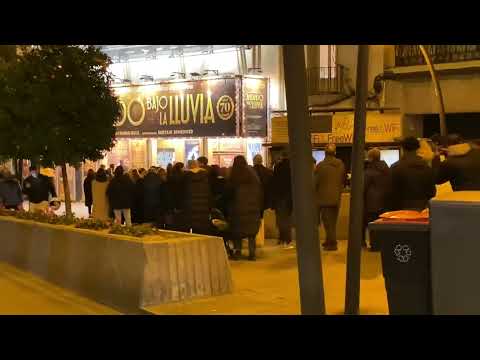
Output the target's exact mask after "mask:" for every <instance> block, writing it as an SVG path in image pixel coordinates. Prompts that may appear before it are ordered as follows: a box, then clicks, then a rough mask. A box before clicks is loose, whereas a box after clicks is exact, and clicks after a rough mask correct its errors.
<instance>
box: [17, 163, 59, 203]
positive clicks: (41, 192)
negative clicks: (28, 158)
mask: <svg viewBox="0 0 480 360" xmlns="http://www.w3.org/2000/svg"><path fill="white" fill-rule="evenodd" d="M23 193H24V194H25V195H27V197H28V201H29V211H32V212H35V211H44V212H45V211H47V210H48V205H49V203H48V202H49V200H50V199H49V198H50V197H53V198H55V197H57V192H56V190H55V185H54V183H53V180H52V179H51V178H49V177H48V176H45V175H42V174H39V173H38V169H37V167H36V166H31V167H30V176H28V177H27V178H26V179H25V180H24V182H23Z"/></svg>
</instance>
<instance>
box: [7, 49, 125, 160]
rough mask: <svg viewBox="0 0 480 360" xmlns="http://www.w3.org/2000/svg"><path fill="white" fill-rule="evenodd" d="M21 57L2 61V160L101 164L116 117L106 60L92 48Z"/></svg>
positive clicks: (24, 52)
mask: <svg viewBox="0 0 480 360" xmlns="http://www.w3.org/2000/svg"><path fill="white" fill-rule="evenodd" d="M21 52H22V56H19V57H17V59H16V61H15V62H13V63H12V62H5V61H3V62H2V61H0V154H1V155H4V156H10V157H16V158H20V159H32V158H40V159H42V161H43V162H47V163H54V164H56V165H61V164H65V163H70V164H76V163H79V162H82V161H85V160H93V161H95V160H98V159H101V158H102V153H103V152H104V151H106V150H110V149H111V148H112V147H113V145H114V138H115V122H116V120H117V118H118V116H119V114H120V105H119V103H118V99H117V98H116V97H115V96H114V94H113V92H112V90H111V88H110V86H109V85H110V82H111V80H112V77H111V74H110V73H109V72H108V70H107V68H108V65H109V64H110V59H109V57H108V56H107V55H106V54H104V53H102V52H101V51H100V50H99V49H98V48H96V47H94V46H85V47H79V46H72V45H46V46H43V45H42V46H37V47H31V48H29V49H25V48H24V49H22V51H21Z"/></svg>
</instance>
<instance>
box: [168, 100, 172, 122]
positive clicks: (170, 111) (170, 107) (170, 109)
mask: <svg viewBox="0 0 480 360" xmlns="http://www.w3.org/2000/svg"><path fill="white" fill-rule="evenodd" d="M168 98H169V100H170V106H169V112H168V113H169V115H170V117H169V118H170V125H173V97H172V95H170V96H169V97H168Z"/></svg>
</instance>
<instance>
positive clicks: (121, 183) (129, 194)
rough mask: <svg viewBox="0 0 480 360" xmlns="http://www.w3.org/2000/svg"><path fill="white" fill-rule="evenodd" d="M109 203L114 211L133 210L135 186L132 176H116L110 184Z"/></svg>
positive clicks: (108, 190) (108, 189)
mask: <svg viewBox="0 0 480 360" xmlns="http://www.w3.org/2000/svg"><path fill="white" fill-rule="evenodd" d="M107 196H108V201H109V203H110V207H111V208H112V209H113V210H120V209H131V208H132V206H133V196H134V185H133V182H132V180H131V179H130V176H128V175H127V174H123V175H121V176H115V177H114V178H113V179H112V181H110V183H109V184H108V188H107Z"/></svg>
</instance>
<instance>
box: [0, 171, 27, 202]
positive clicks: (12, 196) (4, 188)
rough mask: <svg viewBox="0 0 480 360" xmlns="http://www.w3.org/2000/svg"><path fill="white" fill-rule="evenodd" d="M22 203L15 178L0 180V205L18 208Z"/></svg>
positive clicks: (20, 191) (20, 190) (18, 185)
mask: <svg viewBox="0 0 480 360" xmlns="http://www.w3.org/2000/svg"><path fill="white" fill-rule="evenodd" d="M22 202H23V199H22V189H21V188H20V184H19V182H18V180H17V179H16V178H15V176H10V177H8V178H5V179H0V205H3V206H9V207H10V206H18V205H20V204H21V203H22Z"/></svg>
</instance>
